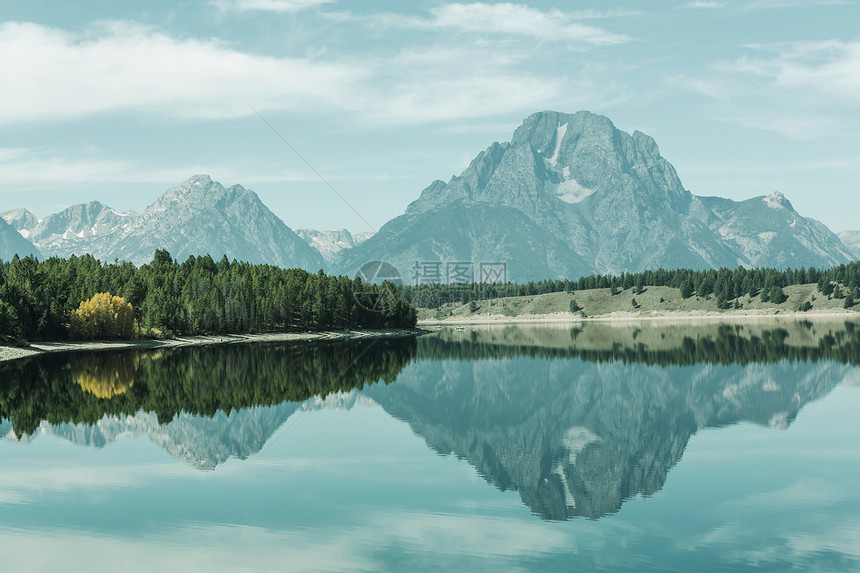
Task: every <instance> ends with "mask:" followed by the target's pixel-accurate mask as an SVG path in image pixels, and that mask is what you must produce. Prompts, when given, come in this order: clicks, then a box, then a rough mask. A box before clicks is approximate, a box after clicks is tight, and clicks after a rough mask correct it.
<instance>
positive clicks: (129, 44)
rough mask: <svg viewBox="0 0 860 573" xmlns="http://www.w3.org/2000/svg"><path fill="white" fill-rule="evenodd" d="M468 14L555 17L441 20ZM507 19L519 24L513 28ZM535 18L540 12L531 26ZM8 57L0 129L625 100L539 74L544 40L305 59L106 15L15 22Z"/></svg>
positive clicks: (3, 47)
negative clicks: (104, 18) (136, 118)
mask: <svg viewBox="0 0 860 573" xmlns="http://www.w3.org/2000/svg"><path fill="white" fill-rule="evenodd" d="M476 6H477V8H475V7H476ZM458 10H465V11H466V12H468V14H470V16H468V17H464V19H463V20H462V21H461V22H459V24H457V25H458V26H461V27H462V29H464V30H466V29H470V28H471V27H476V26H479V25H480V23H479V20H480V18H479V14H484V16H486V17H487V18H488V19H489V22H488V25H489V26H490V28H491V29H494V30H497V31H499V30H501V29H504V28H505V27H508V28H510V29H511V30H512V31H511V33H512V34H530V33H537V29H538V28H539V27H540V25H541V22H543V21H544V20H542V19H543V18H549V16H548V14H549V13H543V12H539V11H536V10H532V9H530V8H523V7H521V6H518V5H514V4H502V5H497V6H495V7H487V6H486V5H483V4H479V5H449V6H445V7H442V8H440V9H439V11H438V14H437V19H436V21H437V23H438V25H445V26H448V25H454V21H455V20H456V19H457V18H456V17H455V14H456V13H460V12H457V11H458ZM505 14H508V16H510V17H511V18H512V19H514V20H517V19H519V20H520V22H519V23H516V22H515V23H513V24H511V23H506V22H505V21H504V20H505V18H503V17H502V16H503V15H505ZM520 16H522V17H520ZM528 16H532V17H533V19H532V20H531V21H530V22H524V21H523V20H524V19H527V17H528ZM546 23H547V25H548V26H550V28H549V30H548V31H547V33H548V34H549V35H550V36H554V37H562V36H564V35H565V34H574V33H575V34H579V36H578V37H579V38H581V39H587V41H591V42H594V43H601V42H609V41H611V38H614V36H605V35H603V33H602V32H599V31H596V30H597V29H594V28H588V27H580V26H579V25H577V24H570V23H562V24H558V23H556V24H549V22H546ZM552 26H555V27H552ZM0 53H4V54H9V55H10V57H7V58H3V59H0V92H2V93H3V94H4V97H3V105H2V106H0V124H3V123H37V122H50V121H57V120H60V121H65V120H74V119H80V118H86V117H89V116H92V115H95V114H105V113H115V114H121V113H126V114H128V113H133V114H139V113H146V114H151V115H154V116H157V117H160V118H167V119H176V118H179V119H192V120H206V119H225V118H236V117H248V116H253V114H254V110H258V111H260V112H266V111H272V110H275V111H283V112H301V113H308V114H332V113H345V114H351V118H352V119H353V120H357V121H359V122H361V121H366V122H367V121H370V122H377V123H378V122H398V123H403V122H405V123H421V122H433V121H448V120H459V119H463V118H469V119H476V118H482V117H490V116H494V115H500V114H505V113H513V112H516V113H528V112H531V111H533V110H534V109H536V108H538V107H541V106H546V105H552V104H557V103H558V102H559V101H562V102H564V105H565V106H570V105H573V104H577V105H578V104H580V103H582V104H584V105H586V106H589V105H590V107H593V102H595V101H599V102H605V101H617V99H618V96H617V94H616V93H614V90H616V88H617V83H615V82H613V81H605V82H602V81H600V77H602V76H605V75H606V74H607V73H608V72H607V70H608V69H609V67H605V69H603V71H599V73H598V74H597V76H598V77H595V75H594V74H589V73H586V69H585V68H586V66H588V65H589V64H586V63H584V62H576V61H571V62H570V65H569V66H568V69H567V70H566V74H567V75H561V74H559V73H558V72H557V70H553V69H546V70H545V71H544V72H540V71H539V70H538V69H537V68H536V67H535V66H534V59H535V58H536V57H537V54H538V53H539V52H538V50H537V48H535V46H534V44H533V43H528V45H525V46H520V48H519V49H513V48H511V49H506V50H499V49H498V47H497V46H494V45H492V44H486V43H482V42H481V41H474V42H458V43H456V44H455V45H453V46H452V45H451V43H450V42H446V43H445V44H443V45H440V46H434V45H428V46H425V47H423V48H422V49H421V50H404V51H402V52H400V53H395V54H373V55H367V54H366V55H359V54H349V55H342V56H339V55H336V54H335V55H327V56H316V57H300V58H294V57H271V56H265V55H259V54H254V53H248V52H243V51H240V50H238V49H236V48H234V47H232V46H230V45H228V44H226V43H224V42H221V41H219V40H216V39H194V38H190V39H189V38H176V37H172V36H169V35H167V34H165V33H163V32H161V31H158V30H153V29H151V28H146V27H142V26H139V25H136V24H134V23H129V22H116V21H113V22H106V23H105V22H103V23H100V24H98V25H95V26H94V27H92V28H90V29H88V30H86V31H85V32H82V33H71V32H67V31H64V30H60V29H56V28H50V27H46V26H42V25H38V24H32V23H5V24H0ZM525 64H528V65H527V66H525ZM594 69H595V68H593V67H592V68H591V71H594ZM601 74H602V76H601ZM604 79H607V80H610V79H611V78H604ZM592 96H593V97H595V98H600V99H589V98H590V97H592ZM79 167H82V168H87V167H86V166H79ZM93 169H95V166H93Z"/></svg>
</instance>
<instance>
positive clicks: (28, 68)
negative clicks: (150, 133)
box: [0, 22, 367, 123]
mask: <svg viewBox="0 0 860 573" xmlns="http://www.w3.org/2000/svg"><path fill="white" fill-rule="evenodd" d="M0 53H3V54H6V55H7V56H8V57H4V58H2V59H0V91H2V92H3V94H4V95H3V105H2V106H0V123H8V122H24V121H41V120H52V119H58V118H59V119H68V118H73V117H79V116H85V115H89V114H93V113H101V112H110V111H128V110H135V111H157V112H159V113H160V114H162V115H167V116H173V117H198V118H224V117H237V116H244V115H248V114H250V113H253V109H254V108H257V109H261V110H264V109H272V108H278V109H307V108H309V107H318V108H325V107H332V106H334V107H344V106H346V105H347V104H348V102H349V101H350V94H352V93H354V91H355V87H356V85H357V84H358V83H359V82H361V81H362V80H364V79H366V78H367V71H366V70H362V69H361V68H359V67H357V66H352V65H348V64H346V63H336V62H328V61H320V60H313V59H302V58H273V57H269V56H261V55H255V54H248V53H243V52H240V51H237V50H234V49H232V48H230V47H228V46H227V45H225V44H224V43H222V42H220V41H217V40H198V39H176V38H172V37H169V36H167V35H165V34H162V33H159V32H156V31H153V30H150V29H146V28H143V27H140V26H137V25H135V24H132V23H128V22H109V23H105V24H102V25H101V26H99V27H98V28H96V29H93V30H90V31H89V32H88V33H86V34H77V35H76V34H70V33H67V32H64V31H62V30H58V29H56V28H48V27H45V26H41V25H38V24H31V23H14V22H13V23H4V24H2V25H0Z"/></svg>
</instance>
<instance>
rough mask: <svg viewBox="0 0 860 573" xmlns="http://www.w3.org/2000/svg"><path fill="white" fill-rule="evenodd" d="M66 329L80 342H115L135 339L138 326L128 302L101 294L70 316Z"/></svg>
mask: <svg viewBox="0 0 860 573" xmlns="http://www.w3.org/2000/svg"><path fill="white" fill-rule="evenodd" d="M69 330H70V333H71V335H72V337H73V338H77V339H81V340H114V339H118V338H123V339H128V338H135V337H136V336H137V333H138V326H137V321H135V319H134V309H133V308H132V306H131V304H130V303H128V302H126V301H125V299H124V298H122V297H118V296H113V295H111V294H110V293H109V292H103V293H98V294H96V295H95V296H93V298H91V299H90V300H85V301H84V302H82V303H81V304H80V306H79V307H78V310H76V311H75V312H73V313H72V319H71V323H70V324H69Z"/></svg>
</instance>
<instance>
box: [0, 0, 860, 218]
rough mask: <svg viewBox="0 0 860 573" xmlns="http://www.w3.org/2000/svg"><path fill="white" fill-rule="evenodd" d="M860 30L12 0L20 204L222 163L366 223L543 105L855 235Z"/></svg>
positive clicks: (298, 210) (593, 15) (801, 8)
mask: <svg viewBox="0 0 860 573" xmlns="http://www.w3.org/2000/svg"><path fill="white" fill-rule="evenodd" d="M858 22H860V8H858V2H856V1H847V0H846V1H835V0H820V1H816V0H807V1H799V0H797V1H795V0H721V1H701V0H700V1H694V2H688V1H687V2H685V1H683V0H678V1H653V2H648V3H645V2H633V1H628V2H627V3H623V2H621V3H614V2H596V1H592V2H565V3H557V2H555V3H554V2H544V1H532V2H528V3H494V2H486V3H444V2H428V1H416V2H409V3H404V2H393V1H385V0H378V1H361V0H212V1H209V0H185V1H179V2H176V1H163V0H151V1H149V2H146V3H139V2H117V1H110V0H98V1H97V0H82V1H78V2H74V3H71V2H59V1H55V2H41V1H38V0H3V6H2V8H0V54H2V58H0V210H5V209H10V208H14V207H27V208H29V209H31V210H32V211H34V212H35V213H36V214H38V215H45V214H48V213H50V212H54V211H57V210H59V209H61V208H64V207H66V206H68V205H70V204H73V203H77V202H82V201H87V200H92V199H97V200H100V201H102V202H104V203H107V204H108V205H110V206H112V207H114V208H115V209H118V210H126V209H135V210H138V211H139V210H142V209H143V208H145V207H146V206H147V205H148V204H149V203H150V202H152V201H153V200H154V199H155V198H156V197H157V196H158V195H160V194H161V193H163V192H164V191H165V190H166V189H167V188H169V187H171V186H173V185H175V184H177V183H179V182H180V181H182V180H184V179H186V178H188V177H190V176H191V175H193V174H195V173H208V174H210V175H211V176H212V177H213V178H214V179H216V180H218V181H221V182H222V183H224V184H225V185H231V184H234V183H240V184H242V185H244V186H245V187H249V188H252V189H254V190H255V191H257V192H258V193H259V195H260V196H261V198H262V199H263V201H265V202H266V203H267V204H268V205H269V207H270V208H271V209H272V210H273V211H274V212H275V213H277V214H278V215H279V216H280V217H281V218H283V219H284V221H285V222H286V223H287V225H289V226H291V227H293V228H300V227H314V228H335V227H347V228H349V229H350V230H352V231H354V232H357V231H364V230H368V224H367V223H365V221H364V220H366V221H367V222H368V223H369V225H370V226H371V227H376V228H378V227H379V226H381V225H382V224H383V223H385V221H387V220H388V219H390V218H391V217H394V216H396V215H398V214H400V213H402V211H403V210H404V209H405V207H406V205H408V204H409V202H410V201H412V200H414V199H415V198H416V197H417V196H418V194H419V192H420V191H421V189H423V188H424V187H425V186H427V185H428V184H430V182H431V181H433V180H434V179H443V180H447V179H448V178H450V177H451V176H452V175H454V174H459V173H460V172H461V171H462V170H463V169H464V168H465V167H466V166H467V165H468V163H469V161H470V160H471V159H472V158H473V157H474V156H475V155H476V154H477V153H478V152H479V151H481V150H482V149H484V148H486V147H487V146H489V145H490V144H491V143H492V142H493V141H507V140H509V139H510V136H511V134H512V132H513V130H514V129H515V128H516V126H517V125H518V124H519V123H520V122H521V121H522V119H523V118H525V117H526V116H528V115H529V114H530V113H532V112H535V111H539V110H544V109H555V110H559V111H564V112H571V113H572V112H575V111H578V110H581V109H588V110H591V111H594V112H597V113H603V114H606V115H608V116H609V117H610V118H611V119H612V120H613V122H614V123H615V124H616V126H618V127H619V128H621V129H624V130H626V131H632V130H634V129H639V130H641V131H644V132H646V133H648V134H650V135H652V136H653V137H654V138H655V139H656V140H657V143H658V144H659V145H660V149H661V152H662V153H663V155H664V156H665V157H666V158H667V159H669V161H671V162H672V163H673V164H674V165H675V167H676V168H677V170H678V172H679V174H680V176H681V179H682V181H683V182H684V185H685V186H686V187H687V188H688V189H690V190H691V191H692V192H693V193H696V194H699V195H721V196H724V197H730V198H733V199H746V198H749V197H753V196H756V195H761V194H767V193H771V192H773V191H781V192H783V193H785V194H786V195H787V196H788V198H789V199H790V200H791V201H792V203H793V204H794V206H795V207H796V208H797V209H798V211H800V212H801V213H802V214H804V215H807V216H812V217H815V218H817V219H819V220H821V221H823V222H824V223H826V224H827V225H829V226H830V227H831V228H832V229H833V230H835V231H841V230H845V229H857V228H860V113H858V112H860V31H858V27H857V24H858ZM257 112H258V113H259V114H260V115H261V116H263V117H264V118H265V119H266V120H267V121H268V122H269V123H271V124H272V125H273V126H274V127H275V128H276V129H277V130H278V131H279V132H280V134H281V135H282V136H283V137H284V138H285V139H286V141H288V142H289V143H290V144H291V145H292V146H293V147H295V149H296V150H298V151H299V152H300V153H301V154H302V156H303V157H304V158H305V159H307V161H308V162H309V163H310V164H311V165H312V166H313V167H314V168H315V169H316V170H317V171H318V172H319V173H321V174H322V175H323V176H324V177H325V178H326V179H327V180H328V181H329V182H330V183H331V185H332V186H333V187H334V188H335V189H336V190H337V191H338V193H339V194H340V195H342V196H343V197H344V198H345V199H346V200H347V201H348V202H349V203H350V204H351V205H352V206H353V207H354V208H355V210H356V211H357V212H358V213H359V214H360V216H359V215H358V214H356V213H355V212H353V210H352V209H351V208H350V207H349V206H348V205H347V204H345V203H344V202H343V201H341V199H340V198H339V197H338V195H337V194H335V193H334V192H332V190H331V189H329V188H328V187H327V186H326V185H325V184H324V183H323V182H322V181H320V180H319V179H318V178H317V176H316V175H315V174H314V172H313V171H312V170H311V169H309V168H308V166H307V165H305V163H303V162H302V160H301V159H299V158H298V157H297V156H296V155H295V154H294V153H293V151H291V150H290V148H289V147H288V146H287V145H285V144H284V142H283V141H281V140H280V139H279V138H278V137H277V135H276V134H275V133H273V132H272V131H271V130H270V129H269V127H268V126H267V125H266V123H264V122H263V121H262V120H261V119H260V117H258V116H257Z"/></svg>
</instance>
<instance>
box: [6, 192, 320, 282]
mask: <svg viewBox="0 0 860 573" xmlns="http://www.w3.org/2000/svg"><path fill="white" fill-rule="evenodd" d="M0 216H1V217H2V218H3V219H5V220H6V221H8V222H9V223H10V224H12V225H14V226H16V227H17V229H18V232H19V233H20V235H21V236H22V237H26V238H28V239H30V240H31V241H32V242H33V243H34V244H35V245H36V246H39V247H42V246H43V245H44V250H43V253H44V255H45V256H59V257H68V256H70V255H73V254H74V255H82V254H85V253H89V254H91V255H93V256H95V257H96V258H98V259H101V260H105V261H112V260H114V259H120V260H126V261H130V262H132V263H134V264H137V265H140V264H144V263H148V262H150V260H151V259H152V254H153V253H154V252H155V250H156V249H166V250H168V251H169V252H170V253H171V255H173V257H174V258H176V259H177V260H184V259H185V258H187V257H188V256H191V255H205V254H209V255H211V256H212V257H213V258H215V259H219V258H221V257H222V256H225V255H226V256H227V257H228V258H229V259H239V260H243V261H247V262H250V263H268V264H274V265H278V266H281V267H301V268H304V269H306V270H309V271H314V272H315V271H317V270H319V269H321V268H323V267H325V261H324V260H323V258H322V256H321V255H320V254H319V252H318V251H316V250H315V249H313V248H312V247H310V246H308V245H307V244H306V243H305V241H304V240H303V239H301V238H300V237H299V236H298V235H296V234H295V233H294V232H293V231H292V229H290V228H289V227H288V226H287V225H286V224H285V223H284V222H283V221H282V220H281V219H280V218H278V217H277V216H276V215H275V214H274V213H272V212H271V211H270V210H269V208H268V207H266V206H265V205H264V204H263V202H262V201H261V200H260V198H259V197H258V196H257V194H256V193H254V192H253V191H251V190H249V189H245V188H244V187H242V186H241V185H233V186H232V187H229V188H226V187H224V186H223V185H221V184H220V183H218V182H217V181H213V180H212V179H211V178H210V177H209V176H208V175H195V176H193V177H191V178H189V179H187V180H186V181H184V182H182V183H180V184H179V185H176V186H174V187H171V188H170V189H168V190H167V191H166V192H165V193H164V194H162V195H161V196H160V197H158V198H157V199H156V200H155V201H154V202H153V203H152V204H151V205H149V207H147V208H146V209H145V210H144V212H143V213H141V214H137V213H134V212H127V213H119V212H117V211H115V210H113V209H111V208H110V207H108V206H106V205H103V204H102V203H99V202H97V201H94V202H90V203H85V204H79V205H73V206H71V207H68V208H67V209H65V210H63V211H61V212H59V213H55V214H53V215H50V216H48V217H45V218H43V219H39V218H37V217H35V215H33V214H32V213H30V212H29V211H27V210H25V209H16V210H13V211H7V212H4V213H2V215H0Z"/></svg>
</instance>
